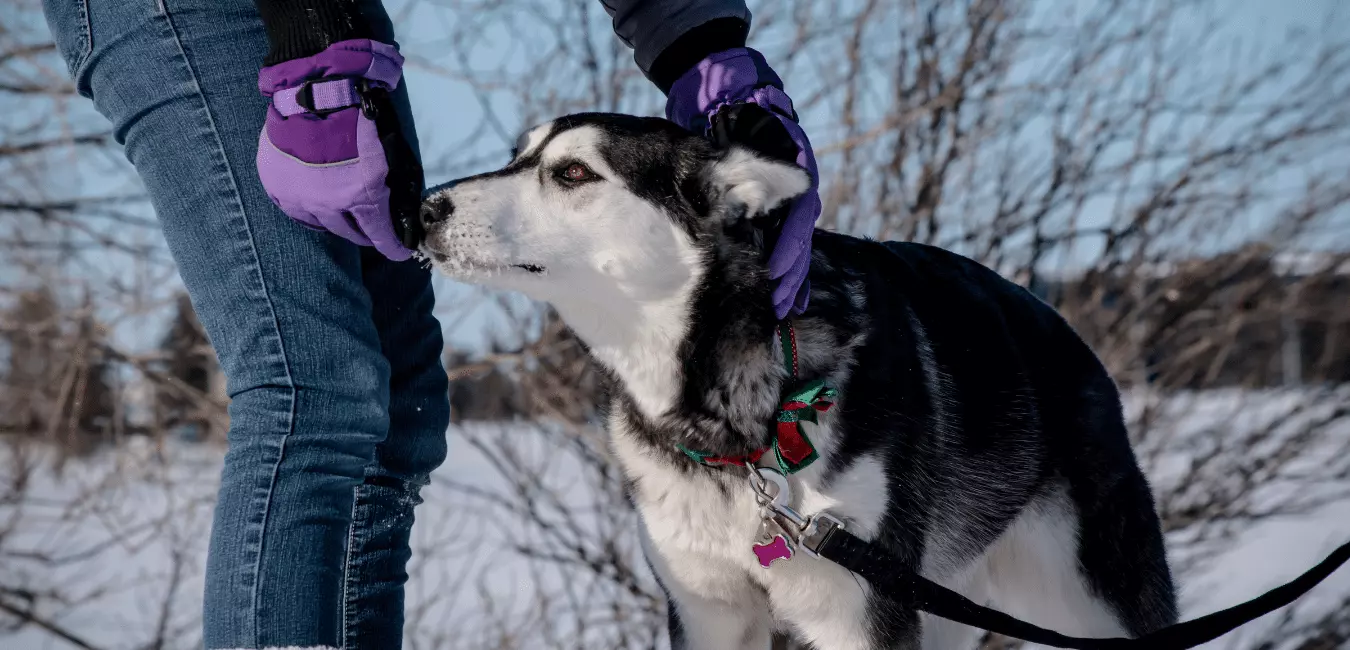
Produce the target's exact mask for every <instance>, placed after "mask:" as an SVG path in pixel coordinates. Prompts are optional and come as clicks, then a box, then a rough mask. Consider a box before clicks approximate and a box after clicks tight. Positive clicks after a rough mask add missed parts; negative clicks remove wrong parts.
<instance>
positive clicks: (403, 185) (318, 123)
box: [258, 39, 423, 261]
mask: <svg viewBox="0 0 1350 650" xmlns="http://www.w3.org/2000/svg"><path fill="white" fill-rule="evenodd" d="M402 69H403V57H402V56H401V55H400V54H399V53H398V50H397V48H395V47H394V46H392V45H388V44H385V43H380V42H378V41H372V40H369V39H354V40H347V41H341V42H338V43H334V44H332V45H330V46H328V48H327V49H325V50H324V51H322V52H320V53H318V54H316V55H314V56H310V57H305V58H303V59H293V60H290V61H285V62H282V63H278V64H276V65H273V66H269V67H266V68H263V69H262V71H261V72H259V73H258V90H260V91H261V92H262V94H263V95H264V96H266V97H269V98H271V100H272V104H271V106H269V107H268V109H267V122H266V123H265V124H264V126H263V131H262V134H261V135H260V136H259V138H258V176H259V178H260V179H261V180H262V184H263V187H264V188H266V190H267V195H268V196H270V197H271V198H272V202H273V203H276V205H277V207H279V208H281V211H282V212H285V213H286V214H287V215H289V216H290V217H291V218H292V219H295V220H296V221H299V222H300V223H301V224H304V225H305V226H307V227H309V228H312V229H316V230H324V231H328V232H331V233H333V234H335V235H338V236H340V237H342V238H344V239H347V240H349V241H352V242H355V243H356V244H359V245H362V246H374V247H375V249H376V250H378V251H379V252H380V253H382V254H383V255H384V256H385V257H388V258H389V259H391V260H395V261H398V260H405V259H408V257H410V256H411V255H412V251H410V250H409V248H412V247H415V246H416V241H417V239H418V238H419V237H420V236H421V229H420V226H418V225H417V224H418V219H417V209H418V205H419V204H420V202H421V195H422V183H423V181H422V168H421V163H420V162H418V160H417V156H416V155H415V154H414V153H413V151H412V147H411V146H410V145H409V144H408V142H407V140H406V139H405V138H404V137H403V134H402V131H401V129H400V128H399V122H398V116H397V114H396V113H395V112H394V107H393V104H392V103H391V102H390V100H389V92H390V91H392V90H393V89H394V88H396V87H398V83H399V78H400V77H401V76H402ZM396 228H397V230H396Z"/></svg>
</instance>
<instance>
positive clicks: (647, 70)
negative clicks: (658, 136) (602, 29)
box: [600, 0, 750, 92]
mask: <svg viewBox="0 0 1350 650" xmlns="http://www.w3.org/2000/svg"><path fill="white" fill-rule="evenodd" d="M600 4H601V5H603V6H604V7H605V11H606V12H607V13H609V16H610V18H612V19H613V21H614V33H615V34H617V35H618V36H619V39H620V40H622V41H623V42H624V44H626V45H627V46H628V47H631V48H633V58H634V60H636V61H637V64H638V68H639V69H641V70H642V73H643V74H645V75H647V78H648V79H651V80H652V81H653V82H655V83H656V85H657V86H658V87H660V88H661V91H662V92H669V91H670V86H671V84H673V83H675V80H676V79H678V78H679V77H680V75H683V74H684V73H685V72H686V71H688V70H689V68H691V67H693V66H694V64H695V63H698V62H699V61H700V60H701V59H703V57H705V56H707V55H709V54H712V53H714V52H720V51H722V50H727V49H731V48H733V47H744V46H745V37H746V34H747V33H749V31H750V10H749V9H748V8H747V7H746V6H745V0H600Z"/></svg>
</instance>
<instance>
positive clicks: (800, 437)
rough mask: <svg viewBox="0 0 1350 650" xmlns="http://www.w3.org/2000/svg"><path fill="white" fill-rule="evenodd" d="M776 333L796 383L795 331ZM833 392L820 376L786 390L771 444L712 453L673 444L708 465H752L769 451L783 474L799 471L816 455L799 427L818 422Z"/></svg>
mask: <svg viewBox="0 0 1350 650" xmlns="http://www.w3.org/2000/svg"><path fill="white" fill-rule="evenodd" d="M776 335H777V336H778V341H779V343H780V344H781V345H782V346H783V365H784V366H785V367H786V368H787V371H788V376H789V377H790V382H791V383H792V384H796V383H797V377H798V374H799V368H798V366H797V331H796V330H795V329H794V328H793V327H792V324H791V323H784V324H783V325H781V326H779V327H778V328H776ZM790 385H791V384H790ZM836 394H837V393H836V392H835V390H834V389H833V388H831V387H830V386H827V385H826V384H825V380H824V379H823V378H822V379H816V380H814V381H810V382H807V383H805V384H802V385H800V386H796V387H794V388H792V389H789V390H788V391H787V392H786V393H785V394H784V396H783V399H782V401H781V402H780V403H779V406H778V412H777V415H776V416H775V418H774V420H775V426H774V440H773V444H772V445H770V446H768V447H763V448H761V449H756V450H754V451H753V452H750V453H749V454H744V455H741V456H714V455H712V454H710V453H706V452H701V451H695V450H693V449H689V448H688V447H685V446H684V445H680V444H677V445H675V447H676V448H677V449H679V450H680V451H681V452H684V455H686V456H688V457H690V458H692V459H693V460H694V462H697V463H699V464H701V465H707V466H709V467H720V466H723V465H735V466H738V467H744V466H746V465H755V464H758V463H759V460H760V459H761V458H763V457H764V455H765V454H767V453H769V451H770V450H772V451H773V454H774V460H775V461H777V463H778V470H779V471H781V472H782V473H783V474H792V473H794V472H798V471H801V470H802V469H804V468H805V467H806V466H807V465H810V464H811V463H813V462H815V460H816V458H818V457H819V454H817V453H816V448H815V446H813V445H812V444H811V440H810V438H807V437H806V431H804V430H803V429H802V425H801V423H802V421H803V420H805V421H807V422H811V423H815V422H816V421H817V420H816V413H817V412H819V413H824V412H826V411H828V410H830V407H831V406H833V405H834V399H835V396H836Z"/></svg>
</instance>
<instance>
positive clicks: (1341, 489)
mask: <svg viewBox="0 0 1350 650" xmlns="http://www.w3.org/2000/svg"><path fill="white" fill-rule="evenodd" d="M1311 394H1312V393H1309V392H1306V391H1304V392H1295V393H1262V394H1255V393H1241V392H1215V393H1205V394H1200V395H1193V396H1188V397H1180V398H1173V399H1170V400H1168V401H1167V402H1166V403H1164V404H1163V405H1162V407H1161V408H1162V411H1161V414H1160V416H1159V418H1158V421H1165V422H1167V426H1165V427H1158V428H1157V429H1154V430H1150V431H1149V432H1146V433H1144V435H1143V437H1142V440H1141V442H1140V444H1139V450H1140V456H1141V459H1143V461H1144V462H1145V464H1146V466H1147V467H1148V469H1149V471H1150V475H1151V477H1152V479H1153V481H1154V483H1155V488H1157V490H1158V491H1159V492H1160V493H1163V494H1166V495H1171V496H1168V497H1165V498H1164V500H1166V502H1167V503H1168V504H1170V505H1171V506H1172V507H1175V508H1178V509H1184V508H1185V507H1188V506H1189V505H1192V504H1195V503H1207V502H1208V501H1206V499H1207V498H1210V497H1212V496H1213V494H1214V493H1220V494H1229V491H1231V490H1239V491H1241V488H1240V487H1235V486H1236V485H1237V484H1234V483H1231V481H1230V479H1232V480H1238V479H1237V478H1234V477H1245V476H1250V475H1253V474H1255V475H1257V476H1258V478H1260V479H1261V481H1260V483H1261V486H1260V487H1259V488H1258V489H1255V490H1246V491H1245V492H1242V494H1241V497H1240V498H1238V499H1236V502H1237V503H1238V504H1239V505H1240V506H1241V508H1239V509H1238V510H1241V513H1246V514H1241V513H1239V514H1234V515H1233V516H1232V517H1230V518H1229V519H1231V521H1227V522H1226V523H1223V524H1222V525H1214V526H1204V525H1196V526H1188V527H1185V528H1182V529H1180V530H1178V531H1176V532H1174V533H1173V534H1171V535H1170V537H1169V544H1170V548H1171V553H1172V555H1173V560H1174V563H1175V564H1176V565H1177V566H1178V567H1179V572H1180V576H1179V578H1180V581H1181V585H1182V604H1183V608H1184V610H1185V614H1186V616H1187V617H1188V618H1189V617H1194V616H1198V615H1201V614H1204V613H1206V612H1209V611H1213V610H1215V609H1219V608H1222V607H1226V606H1228V605H1230V604H1233V603H1236V602H1239V601H1241V600H1245V599H1247V598H1249V597H1252V596H1255V595H1257V594H1258V593H1261V592H1263V591H1264V590H1266V589H1269V588H1270V587H1273V586H1275V585H1277V584H1279V583H1281V582H1283V581H1284V580H1287V579H1288V578H1290V577H1292V576H1293V575H1295V574H1297V573H1299V572H1301V571H1303V570H1304V569H1306V568H1307V567H1309V566H1311V565H1312V564H1313V563H1315V562H1316V561H1318V560H1320V559H1321V558H1322V557H1323V556H1324V555H1325V554H1326V553H1328V552H1329V551H1331V550H1332V549H1333V548H1335V547H1336V546H1337V545H1338V544H1340V543H1342V542H1344V541H1345V540H1347V539H1350V497H1346V496H1345V494H1346V491H1347V490H1350V482H1346V481H1344V480H1343V479H1344V476H1346V472H1345V471H1344V468H1345V467H1346V464H1347V463H1350V459H1348V458H1347V453H1346V452H1347V449H1350V418H1345V417H1341V418H1340V419H1339V420H1336V419H1335V417H1336V416H1337V415H1338V414H1337V413H1335V412H1334V411H1333V409H1334V408H1337V407H1339V408H1341V409H1342V410H1343V409H1344V408H1345V400H1343V399H1338V398H1337V397H1336V395H1337V394H1335V393H1325V392H1324V393H1320V394H1319V396H1318V398H1317V400H1316V401H1317V403H1319V404H1322V405H1323V406H1321V407H1318V408H1314V409H1311V410H1308V409H1299V406H1300V405H1301V404H1304V403H1306V402H1307V401H1308V397H1309V395H1311ZM1339 396H1340V397H1345V393H1340V394H1339ZM1142 403H1143V400H1142V398H1139V397H1135V398H1133V399H1131V400H1130V405H1131V411H1132V412H1136V413H1137V412H1138V411H1139V408H1140V405H1141V404H1142ZM1293 410H1298V411H1299V412H1298V413H1297V414H1296V415H1291V412H1292V411H1293ZM1325 420H1331V421H1332V424H1331V425H1329V426H1318V427H1315V430H1316V432H1317V433H1316V435H1315V436H1313V439H1304V438H1299V436H1300V434H1301V432H1306V431H1308V430H1309V426H1307V425H1306V424H1300V423H1306V422H1320V421H1325ZM1282 422H1284V424H1281V423H1282ZM1289 423H1293V424H1289ZM450 436H451V441H452V453H451V454H450V459H449V460H448V461H447V462H446V464H445V465H444V466H443V467H442V468H441V469H440V470H439V471H438V473H437V475H436V477H435V480H434V482H433V484H432V486H430V487H429V488H428V489H427V491H426V493H425V496H426V498H427V499H426V503H425V504H424V505H423V506H422V507H421V508H420V509H419V511H418V524H417V527H416V534H415V547H416V549H415V551H416V552H415V558H414V560H413V565H412V566H411V567H410V574H411V575H412V579H411V582H410V583H409V585H408V630H407V631H408V641H407V644H406V645H407V647H409V648H470V649H472V648H480V647H485V646H488V645H493V644H500V642H501V640H502V639H503V638H512V639H514V640H515V641H516V642H517V646H516V647H541V646H546V645H547V642H548V639H549V638H550V637H553V638H558V637H560V636H562V637H566V638H569V639H570V638H571V637H570V635H574V634H580V635H581V636H583V637H587V636H588V635H594V637H595V639H596V641H595V642H593V643H592V644H590V645H588V646H587V647H604V643H605V642H604V641H600V639H610V638H613V637H612V635H611V636H606V634H607V633H606V632H605V631H604V630H603V628H604V624H598V625H596V626H594V628H587V630H582V631H580V632H577V631H576V630H575V629H574V628H568V627H566V626H565V625H564V626H563V627H551V626H550V623H553V624H554V625H557V623H556V621H550V620H549V619H550V618H551V617H552V616H554V615H557V616H558V618H565V616H562V615H561V614H558V612H563V611H564V610H566V611H567V613H569V614H570V613H572V612H573V611H574V610H576V609H577V608H578V607H585V606H587V605H586V602H588V601H587V600H586V597H589V598H591V599H592V601H593V602H594V603H595V606H599V604H600V603H603V602H605V601H606V598H605V596H606V594H605V593H601V594H600V596H596V594H597V593H599V592H602V591H603V589H601V588H599V587H596V584H598V581H594V580H592V581H591V582H590V583H588V584H589V587H588V588H587V589H586V590H585V591H586V595H585V596H584V597H578V595H577V591H576V590H575V589H574V588H573V587H574V586H575V584H576V583H577V582H578V580H582V579H583V578H578V577H577V574H573V573H569V571H568V570H567V569H566V568H558V566H557V565H551V564H547V563H542V564H541V563H539V562H531V561H527V560H524V559H522V558H521V556H520V555H519V553H518V552H517V546H518V544H519V543H520V541H521V540H522V539H527V538H528V537H529V536H530V535H531V534H533V533H532V531H531V529H530V527H529V526H528V525H526V524H524V523H522V522H520V521H518V520H513V518H512V517H510V516H507V515H505V514H504V513H503V511H502V510H501V509H499V508H496V507H493V506H492V505H491V503H490V501H489V500H488V499H484V498H469V499H466V498H464V497H463V496H462V492H460V491H459V487H457V486H463V485H471V486H477V487H479V488H482V489H486V490H489V491H500V492H501V493H510V492H511V491H512V490H514V489H516V488H517V487H518V486H514V485H510V484H508V482H507V481H506V480H505V479H504V478H503V477H502V476H501V474H500V473H499V472H498V471H497V470H496V469H493V462H492V459H493V458H494V457H497V458H500V456H499V450H500V449H502V448H504V447H494V446H492V445H499V444H500V443H502V442H503V441H506V442H513V443H514V444H512V445H510V448H511V449H513V450H516V451H518V452H520V453H521V456H519V457H516V458H513V459H512V463H513V466H515V467H521V468H526V469H527V471H528V473H531V474H535V475H543V476H544V477H545V478H544V479H543V481H542V483H543V484H544V485H547V486H549V487H550V488H552V490H553V491H554V492H555V493H558V494H561V495H563V496H562V497H561V501H562V502H565V503H566V504H570V505H572V506H574V507H576V508H577V512H578V513H584V514H578V515H577V517H576V521H577V523H578V526H579V527H580V528H583V529H587V530H592V529H594V530H601V529H603V528H605V526H606V525H607V524H608V525H610V526H614V525H615V523H614V521H613V520H614V518H615V517H619V516H620V515H622V514H623V513H622V512H620V511H618V510H616V509H614V508H613V506H612V504H607V502H603V501H597V500H595V499H593V498H592V497H593V495H588V494H586V493H585V491H586V490H588V489H591V488H589V487H588V486H589V485H591V484H592V483H591V481H590V480H589V479H590V474H588V473H587V472H586V471H583V470H580V469H578V467H580V466H581V465H580V463H579V462H578V461H577V455H576V454H577V452H575V451H569V450H571V449H574V448H573V447H570V446H567V445H559V444H553V443H552V442H550V440H551V439H550V438H548V437H546V436H543V435H542V434H540V433H539V432H537V431H535V430H533V429H529V428H523V427H514V428H513V427H493V426H477V427H473V428H470V429H466V430H452V431H451V432H450ZM469 438H472V439H474V440H478V441H480V442H482V441H487V443H488V444H487V446H483V445H472V444H468V443H467V442H465V440H467V439H469ZM1291 441H1292V442H1291ZM1294 442H1296V443H1298V444H1297V445H1295V444H1293V443H1294ZM1294 448H1297V450H1298V452H1297V454H1294V455H1295V456H1296V457H1295V458H1286V456H1288V455H1290V453H1291V452H1290V451H1289V450H1290V449H1294ZM1244 450H1245V451H1244ZM1239 453H1250V454H1255V455H1270V457H1271V459H1272V460H1271V461H1269V462H1268V463H1261V464H1258V466H1257V467H1256V469H1252V468H1251V466H1250V464H1244V463H1243V462H1241V461H1242V459H1241V458H1232V459H1230V462H1216V461H1214V460H1213V459H1214V458H1216V457H1219V458H1222V457H1224V456H1225V454H1226V455H1229V456H1232V455H1234V454H1239ZM6 454H7V455H6V456H4V457H3V459H2V460H3V461H4V462H3V463H0V481H3V482H4V483H5V484H6V485H8V484H9V483H10V482H11V481H10V477H14V476H28V477H29V478H28V481H29V483H28V484H27V485H26V486H24V487H25V489H24V490H23V494H24V495H25V496H24V499H23V500H21V501H19V502H7V501H3V500H0V590H2V591H0V597H3V598H4V599H5V600H4V601H3V602H5V603H8V604H10V605H14V604H20V605H22V594H19V593H16V591H15V590H16V589H19V590H20V591H22V590H24V589H26V590H30V591H31V592H32V595H33V596H34V598H35V599H36V601H37V602H40V603H42V604H41V605H39V607H38V609H37V610H36V613H37V614H38V615H39V617H40V618H42V619H44V620H46V621H49V622H51V623H53V624H54V625H56V626H57V627H60V628H61V629H62V630H65V631H67V632H69V633H71V634H74V635H75V636H78V637H80V638H81V639H83V640H84V641H86V642H88V644H89V645H91V646H93V647H98V648H128V649H129V648H142V647H151V645H152V644H153V642H154V640H155V639H157V638H163V639H166V640H167V643H165V644H164V645H163V646H162V647H165V648H191V647H197V646H199V644H200V636H199V630H198V629H197V620H198V616H199V611H198V610H199V608H200V602H201V597H200V592H201V586H202V583H201V569H202V565H203V559H204V554H205V549H206V537H207V531H208V529H209V525H210V515H211V501H212V498H213V493H214V490H215V481H216V477H217V475H218V473H219V468H220V462H221V460H220V459H221V452H220V450H218V449H214V448H211V447H203V446H196V445H185V444H169V445H167V446H166V447H165V448H164V449H163V450H161V451H157V450H155V449H153V448H152V447H150V446H149V445H148V444H146V442H145V441H144V440H133V441H131V442H130V443H129V444H127V445H124V446H123V447H122V448H120V449H118V450H116V451H115V452H105V453H100V454H98V455H96V456H94V457H91V458H86V459H73V460H69V461H67V462H66V463H65V465H64V466H63V467H62V468H61V469H60V471H59V472H58V471H56V470H55V469H54V468H53V467H52V466H51V464H50V462H51V460H52V459H51V458H50V457H38V456H41V455H42V454H40V453H38V452H33V451H31V450H30V451H29V453H28V454H27V455H22V456H15V455H14V453H13V452H12V451H8V452H6ZM1274 466H1278V469H1276V470H1272V469H1271V467H1274ZM24 467H32V468H36V469H35V471H31V472H28V471H24ZM1244 468H1245V469H1244ZM1261 472H1269V473H1270V475H1269V476H1261ZM1336 475H1338V476H1340V477H1341V478H1339V479H1335V478H1327V477H1329V476H1336ZM3 489H5V488H0V495H3V494H4V492H3ZM1211 500H1212V499H1211ZM1230 500H1232V499H1230ZM1160 503H1161V502H1160ZM591 506H594V507H591ZM1277 506H1278V507H1277ZM1268 510H1270V511H1273V512H1267V511H1268ZM1285 510H1288V511H1290V513H1289V514H1280V513H1281V512H1283V511H1285ZM545 511H546V512H545V515H544V516H545V517H549V516H553V515H550V514H548V512H552V511H549V510H548V509H547V508H545ZM1225 512H1229V514H1233V512H1236V511H1232V512H1230V511H1225ZM1250 513H1257V515H1258V516H1256V517H1255V518H1252V517H1249V516H1247V515H1248V514H1250ZM630 523H631V522H629V521H626V520H623V519H619V520H618V523H617V525H619V526H623V527H627V526H629V525H630ZM623 552H625V553H631V552H632V548H631V546H629V547H627V548H625V549H624V551H623ZM630 559H632V558H630ZM635 566H637V567H640V563H636V564H635ZM645 579H646V578H645V577H644V578H641V580H645ZM54 589H59V591H60V593H59V596H60V599H61V600H60V602H56V601H53V600H52V599H51V598H49V597H51V596H56V595H58V594H56V593H53V590H54ZM1347 598H1350V569H1344V570H1342V571H1341V572H1339V573H1338V574H1337V575H1334V576H1332V578H1330V579H1329V580H1328V581H1327V582H1326V583H1325V584H1323V585H1322V586H1320V587H1319V588H1318V589H1316V590H1315V591H1314V592H1312V593H1311V594H1309V595H1308V596H1307V597H1305V598H1304V599H1302V600H1300V601H1299V602H1298V603H1296V604H1295V605H1294V606H1293V607H1291V608H1289V612H1290V613H1292V616H1293V618H1294V619H1295V621H1303V620H1314V619H1317V618H1320V617H1322V616H1324V615H1325V614H1327V613H1328V612H1331V611H1334V609H1335V608H1337V607H1341V606H1343V605H1345V604H1346V603H1347V602H1350V601H1347V600H1346V599H1347ZM578 603H581V604H580V605H578ZM569 608H570V609H569ZM1287 614H1288V613H1282V614H1275V615H1271V616H1268V617H1266V618H1265V619H1262V620H1261V621H1257V622H1255V623H1253V624H1251V625H1250V626H1248V627H1247V628H1245V629H1244V630H1243V631H1242V632H1241V633H1239V634H1235V635H1233V636H1231V637H1228V638H1225V639H1224V640H1221V641H1219V642H1215V643H1212V644H1210V645H1209V646H1207V647H1210V648H1250V647H1257V646H1259V645H1261V642H1263V641H1272V640H1273V641H1277V643H1276V644H1275V645H1271V646H1266V647H1269V648H1271V649H1272V650H1274V649H1275V648H1284V647H1288V648H1293V647H1296V646H1297V644H1298V643H1299V642H1300V641H1301V639H1300V638H1298V637H1297V636H1287V637H1286V636H1282V635H1280V634H1277V635H1276V638H1275V639H1269V638H1265V637H1264V636H1263V635H1266V634H1269V632H1270V631H1271V630H1273V629H1274V628H1273V627H1272V626H1275V625H1279V624H1281V623H1282V622H1284V618H1283V617H1285V616H1286V615H1287ZM627 615H631V616H644V615H646V614H644V613H643V610H641V607H638V608H636V609H634V610H631V612H630V614H627ZM623 616H625V614H622V613H619V614H615V613H611V614H610V618H614V617H619V618H622V617H623ZM596 620H601V619H600V618H597V619H596ZM643 620H644V621H647V620H648V619H643ZM12 621H13V618H12V617H7V616H5V614H3V613H0V647H3V648H7V649H11V650H36V649H46V648H52V649H58V648H60V649H64V648H70V647H77V646H75V645H72V644H71V643H69V642H67V641H63V640H61V639H59V638H57V637H56V636H54V635H53V634H52V633H50V632H49V631H47V630H43V629H41V628H40V627H38V626H36V625H31V624H30V625H27V626H22V627H19V628H17V629H11V628H9V627H6V625H7V624H9V623H12ZM609 624H610V625H611V626H612V625H613V624H614V623H613V621H610V622H609ZM504 626H510V629H503V627H504ZM1281 629H1291V628H1290V627H1289V626H1286V627H1285V628H1281ZM641 641H642V640H641V639H635V640H634V641H633V642H634V644H640V642H641ZM661 642H662V643H664V640H663V639H662V641H661ZM494 647H502V646H494ZM569 647H581V645H580V644H573V643H569ZM1319 647H1334V646H1325V645H1324V646H1319Z"/></svg>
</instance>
